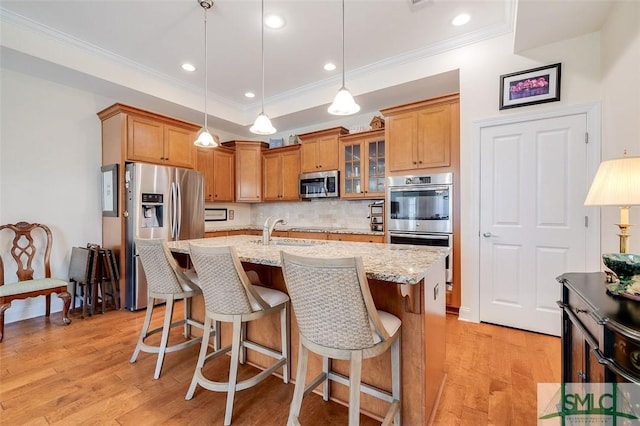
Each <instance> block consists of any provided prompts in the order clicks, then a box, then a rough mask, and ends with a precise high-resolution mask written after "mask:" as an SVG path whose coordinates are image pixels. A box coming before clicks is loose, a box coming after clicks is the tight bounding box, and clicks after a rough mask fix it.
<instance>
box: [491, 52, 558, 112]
mask: <svg viewBox="0 0 640 426" xmlns="http://www.w3.org/2000/svg"><path fill="white" fill-rule="evenodd" d="M560 70H561V64H559V63H558V64H553V65H547V66H544V67H539V68H532V69H530V70H525V71H518V72H514V73H511V74H505V75H501V76H500V109H508V108H517V107H521V106H526V105H535V104H542V103H545V102H555V101H559V100H560Z"/></svg>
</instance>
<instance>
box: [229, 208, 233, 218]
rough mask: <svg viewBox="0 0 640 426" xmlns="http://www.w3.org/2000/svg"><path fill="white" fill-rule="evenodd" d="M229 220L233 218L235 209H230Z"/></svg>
mask: <svg viewBox="0 0 640 426" xmlns="http://www.w3.org/2000/svg"><path fill="white" fill-rule="evenodd" d="M229 220H233V210H229Z"/></svg>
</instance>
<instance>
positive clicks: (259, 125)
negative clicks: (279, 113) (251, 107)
mask: <svg viewBox="0 0 640 426" xmlns="http://www.w3.org/2000/svg"><path fill="white" fill-rule="evenodd" d="M249 130H250V131H251V133H255V134H256V135H272V134H274V133H275V132H276V128H275V127H273V125H272V124H271V120H269V117H267V115H266V114H265V113H264V112H261V113H260V115H259V116H258V118H256V121H255V122H254V123H253V126H251V128H250V129H249Z"/></svg>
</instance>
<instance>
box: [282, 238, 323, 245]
mask: <svg viewBox="0 0 640 426" xmlns="http://www.w3.org/2000/svg"><path fill="white" fill-rule="evenodd" d="M270 244H273V245H276V246H299V247H307V246H317V245H320V244H324V243H323V242H322V241H317V240H294V239H291V240H271V243H270Z"/></svg>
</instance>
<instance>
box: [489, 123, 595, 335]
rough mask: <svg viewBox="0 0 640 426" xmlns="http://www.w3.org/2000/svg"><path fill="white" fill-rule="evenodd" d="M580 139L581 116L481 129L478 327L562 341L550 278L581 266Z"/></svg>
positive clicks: (583, 163)
mask: <svg viewBox="0 0 640 426" xmlns="http://www.w3.org/2000/svg"><path fill="white" fill-rule="evenodd" d="M585 132H586V115H585V114H576V115H571V116H563V117H555V118H549V119H543V120H531V121H525V122H521V123H513V124H505V125H498V126H490V127H485V128H483V129H482V130H481V184H480V188H481V189H480V191H481V198H480V200H481V201H480V203H481V210H480V211H481V218H480V233H481V235H480V319H481V321H486V322H492V323H497V324H502V325H507V326H510V327H516V328H522V329H526V330H531V331H537V332H542V333H547V334H553V335H560V323H561V321H560V311H559V309H558V307H557V306H556V304H555V301H556V300H559V299H560V286H559V285H558V284H557V282H556V280H555V277H556V276H558V275H560V274H562V273H563V272H566V271H569V270H571V271H583V270H585V265H586V254H585V244H586V235H587V233H586V228H585V223H584V217H585V214H586V210H585V207H584V206H583V202H584V197H585V195H586V191H587V187H588V179H587V155H586V154H587V145H586V144H585V143H584V134H585Z"/></svg>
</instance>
